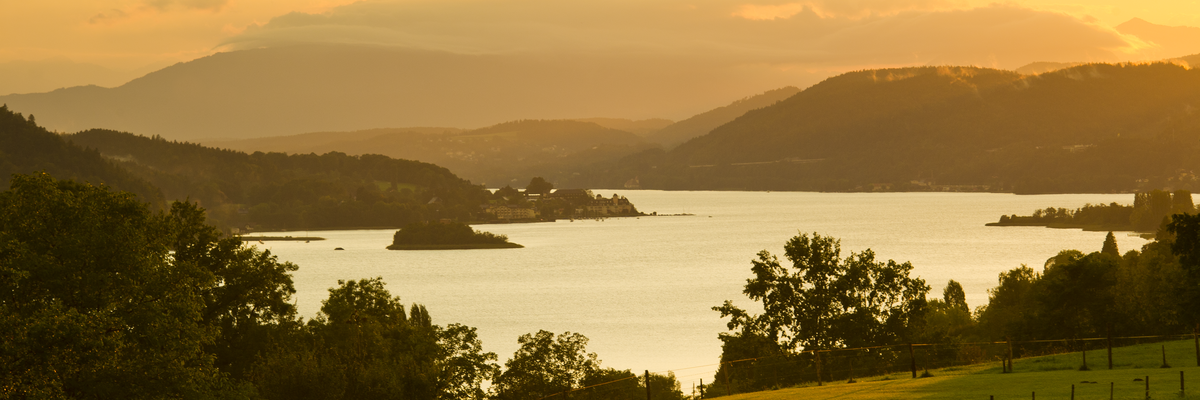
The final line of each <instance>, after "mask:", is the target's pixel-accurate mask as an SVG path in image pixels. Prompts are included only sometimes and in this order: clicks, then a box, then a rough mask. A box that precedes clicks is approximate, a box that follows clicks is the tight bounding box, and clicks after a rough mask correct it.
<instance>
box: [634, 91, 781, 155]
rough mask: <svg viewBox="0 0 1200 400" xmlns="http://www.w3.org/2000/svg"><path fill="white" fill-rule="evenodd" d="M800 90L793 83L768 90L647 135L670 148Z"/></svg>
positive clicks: (648, 138)
mask: <svg viewBox="0 0 1200 400" xmlns="http://www.w3.org/2000/svg"><path fill="white" fill-rule="evenodd" d="M799 92H800V89H799V88H796V87H794V86H787V87H782V88H779V89H775V90H768V91H766V92H763V93H759V94H757V95H754V96H750V97H746V98H744V99H741V100H738V101H735V102H733V103H730V104H729V105H726V106H722V107H717V108H714V109H712V110H708V111H705V112H702V113H700V114H696V115H694V116H692V117H691V118H688V119H685V120H682V121H679V122H676V123H674V124H671V125H668V126H666V127H664V128H662V129H660V130H658V131H656V132H654V133H651V134H649V135H647V136H646V139H647V140H650V141H652V142H656V143H659V144H661V145H663V147H665V148H673V147H675V146H678V145H680V144H681V143H683V142H686V141H688V140H691V139H692V138H695V137H698V136H702V135H705V134H707V133H708V132H711V131H712V130H713V129H714V128H716V127H718V126H721V125H724V124H726V123H728V122H729V121H733V120H734V119H737V117H740V116H742V115H743V114H746V112H747V111H750V110H754V109H757V108H763V107H766V106H769V105H771V104H775V102H778V101H781V100H783V99H786V98H788V97H792V96H793V95H795V94H796V93H799Z"/></svg>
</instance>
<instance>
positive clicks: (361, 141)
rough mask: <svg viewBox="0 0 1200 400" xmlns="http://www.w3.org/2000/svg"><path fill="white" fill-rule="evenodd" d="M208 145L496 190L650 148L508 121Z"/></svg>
mask: <svg viewBox="0 0 1200 400" xmlns="http://www.w3.org/2000/svg"><path fill="white" fill-rule="evenodd" d="M610 122H611V121H610ZM209 144H210V145H213V146H217V147H222V148H229V149H234V150H239V151H246V152H254V151H264V152H270V151H284V152H290V153H301V154H304V153H317V154H324V153H326V152H330V151H338V152H343V153H347V154H352V155H358V154H382V155H385V156H389V157H393V158H403V159H409V160H419V161H423V162H428V163H433V164H437V165H440V166H444V167H446V168H449V169H450V170H452V171H454V172H455V173H456V174H458V175H459V176H462V177H464V178H466V179H469V180H471V181H474V182H480V183H487V184H489V185H491V186H497V187H499V186H504V185H506V184H510V183H511V184H514V185H519V183H520V182H527V181H528V180H529V179H530V178H531V177H533V176H543V175H554V174H569V172H564V171H571V170H573V169H576V168H579V167H580V166H584V165H589V164H592V163H596V162H600V161H603V160H609V159H619V158H621V157H624V156H626V155H629V154H633V153H636V152H639V151H642V150H645V149H647V148H650V147H654V146H655V145H653V144H651V143H648V142H647V141H645V140H643V139H642V138H640V137H638V136H637V135H635V134H633V133H630V132H626V131H622V130H617V129H612V128H606V127H603V126H600V125H597V124H596V123H592V122H582V121H572V120H522V121H511V122H506V123H502V124H497V125H493V126H489V127H486V128H480V129H474V130H459V129H451V128H424V129H413V128H398V129H372V130H364V131H356V132H324V133H311V134H304V135H294V136H282V137H272V138H259V139H247V140H240V141H222V142H209Z"/></svg>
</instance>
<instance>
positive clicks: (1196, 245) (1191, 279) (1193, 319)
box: [1160, 214, 1200, 326]
mask: <svg viewBox="0 0 1200 400" xmlns="http://www.w3.org/2000/svg"><path fill="white" fill-rule="evenodd" d="M1166 233H1168V235H1165V236H1167V238H1166V239H1167V240H1168V241H1171V253H1172V254H1174V255H1175V256H1177V257H1178V258H1179V265H1180V266H1181V267H1182V269H1183V275H1184V276H1183V278H1184V281H1183V282H1182V283H1181V285H1180V287H1179V289H1178V291H1177V293H1178V294H1177V295H1178V296H1179V300H1180V301H1182V302H1183V303H1184V307H1183V309H1184V310H1189V311H1188V312H1185V313H1184V315H1180V317H1181V318H1182V320H1183V321H1181V322H1185V323H1188V324H1191V325H1195V326H1200V312H1197V310H1200V214H1176V215H1174V216H1173V217H1172V218H1171V222H1170V223H1168V224H1167V226H1166ZM1160 240H1162V239H1160Z"/></svg>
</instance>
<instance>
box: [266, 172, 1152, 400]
mask: <svg viewBox="0 0 1200 400" xmlns="http://www.w3.org/2000/svg"><path fill="white" fill-rule="evenodd" d="M596 193H597V194H602V195H605V196H611V195H612V194H613V191H596ZM616 193H618V194H621V195H623V196H626V197H628V198H629V199H630V201H632V202H633V203H634V204H635V205H636V206H637V207H638V209H639V210H641V211H643V212H647V213H649V212H654V211H656V212H658V213H659V214H682V213H689V214H694V215H693V216H656V217H640V218H611V219H606V220H603V221H596V220H576V221H574V222H571V221H566V220H563V221H558V222H553V223H534V224H499V225H477V226H475V228H476V229H479V230H483V231H488V232H492V233H498V234H504V235H508V237H509V239H510V240H511V241H513V242H516V243H520V244H523V245H525V248H523V249H497V250H447V251H389V250H386V249H384V247H385V246H387V245H388V244H390V243H391V238H392V234H393V233H394V230H354V231H322V232H310V233H311V234H312V235H313V236H321V237H325V238H327V239H328V240H325V241H317V242H312V243H303V242H266V244H257V246H259V247H260V248H265V249H270V250H271V251H272V252H273V253H274V254H276V255H278V256H279V258H280V259H281V260H285V261H291V262H293V263H296V264H297V265H299V266H300V270H299V271H297V272H296V273H295V276H294V279H295V285H296V290H297V293H296V298H295V299H296V302H297V306H298V308H299V311H300V313H301V314H302V315H303V316H305V317H307V318H311V317H313V316H314V315H316V313H317V311H318V310H319V309H320V306H321V300H324V299H325V298H326V297H327V295H328V291H327V290H328V289H329V288H330V287H334V286H336V285H337V281H338V280H339V279H361V278H369V277H376V276H381V277H383V279H384V281H385V282H387V287H388V289H389V290H390V291H391V292H392V294H393V295H397V296H400V298H401V300H403V301H404V302H405V303H421V304H424V305H426V306H427V307H428V309H429V312H430V314H431V315H432V316H433V320H434V323H435V324H439V325H446V324H450V323H456V322H457V323H462V324H465V325H468V326H473V327H476V328H478V331H479V336H480V338H481V339H482V340H483V345H484V348H485V349H486V350H487V351H492V352H495V353H496V354H497V355H498V356H499V358H500V360H499V361H500V363H503V362H504V361H505V360H507V359H508V358H509V357H511V356H512V354H513V352H514V351H516V349H517V347H518V346H517V337H518V336H520V335H522V334H526V333H533V332H537V331H538V330H539V329H544V330H548V331H552V332H555V333H562V332H564V331H571V332H578V333H581V334H583V335H585V336H587V337H588V338H590V339H591V341H590V343H589V345H588V349H589V350H590V351H592V352H595V353H597V354H598V355H599V357H600V359H601V360H602V365H603V366H605V367H613V368H617V369H631V370H633V371H634V372H635V373H640V372H641V371H643V370H650V371H651V372H660V371H661V372H665V371H668V370H671V371H674V372H675V374H676V376H677V377H678V378H679V380H680V382H681V383H682V384H683V389H684V392H685V393H690V391H691V384H692V383H695V382H697V381H698V380H699V379H705V380H709V381H711V379H712V376H713V371H715V369H716V366H715V365H714V364H716V363H717V362H718V358H719V356H720V353H721V342H720V340H718V339H717V334H718V333H720V332H723V331H725V320H723V319H721V318H719V314H718V313H717V312H715V311H712V310H711V308H712V307H713V306H717V305H720V304H721V303H722V302H724V301H725V300H733V301H734V302H735V304H738V305H740V306H742V308H750V309H754V308H756V307H754V304H753V303H751V302H750V301H749V300H748V299H747V298H746V297H745V296H744V295H743V294H742V286H743V285H744V284H745V282H746V279H747V278H749V277H750V260H751V259H753V258H755V254H756V253H757V252H758V251H760V250H764V249H765V250H768V251H770V252H772V253H773V254H776V255H778V256H779V257H780V258H781V259H782V258H783V255H782V253H783V244H784V242H786V241H787V240H788V239H789V238H791V237H792V236H795V235H796V234H797V233H798V232H806V233H809V234H811V233H812V232H818V233H820V234H822V235H828V236H833V237H836V238H840V239H841V243H842V251H843V255H845V254H846V253H848V252H850V251H856V252H857V251H862V250H864V249H867V248H870V249H873V250H874V251H875V253H876V256H877V258H878V259H880V260H887V259H894V260H896V261H900V262H903V261H911V262H912V263H913V265H914V266H915V270H914V272H913V273H914V275H917V276H920V277H922V278H924V279H925V280H926V282H928V284H929V285H930V286H931V287H932V289H931V290H930V297H931V298H940V297H941V293H942V289H943V288H944V287H945V284H946V282H947V280H949V279H954V280H957V281H959V282H961V283H962V284H963V287H964V289H965V290H966V292H967V301H968V303H970V305H971V306H972V307H976V306H979V305H983V304H986V303H987V290H988V289H989V288H991V287H993V286H995V285H996V283H997V276H998V274H999V273H1000V272H1002V271H1007V270H1009V269H1012V268H1015V267H1018V266H1020V265H1021V264H1027V265H1029V266H1031V267H1034V268H1035V269H1036V270H1038V271H1040V270H1041V269H1042V265H1043V264H1044V263H1045V261H1046V259H1047V258H1049V257H1051V256H1054V255H1055V254H1057V253H1058V252H1059V251H1060V250H1064V249H1077V250H1080V251H1083V252H1085V253H1089V252H1093V251H1099V250H1100V247H1101V245H1102V243H1103V242H1104V236H1105V234H1106V232H1083V231H1080V230H1063V229H1047V228H1040V227H985V226H984V224H985V223H988V222H995V221H996V220H997V219H998V218H999V217H1000V215H1002V214H1019V215H1029V214H1030V213H1032V212H1033V211H1034V210H1035V209H1039V208H1046V207H1050V206H1053V207H1066V208H1077V207H1080V206H1082V205H1084V204H1085V203H1110V202H1118V203H1122V204H1130V203H1132V202H1133V195H1132V194H1085V195H1038V196H1017V195H1011V194H991V193H798V192H667V191H651V190H620V191H616ZM286 234H290V235H294V236H299V235H303V234H305V232H290V233H286ZM271 235H275V233H272V234H271ZM1117 243H1118V245H1119V247H1120V249H1121V251H1122V252H1124V251H1127V250H1130V249H1138V248H1140V247H1141V246H1142V245H1143V244H1145V243H1146V240H1144V239H1141V238H1138V237H1136V236H1130V235H1128V234H1123V233H1118V234H1117ZM335 247H342V248H345V251H334V250H333V249H334V248H335ZM782 261H784V262H786V260H782Z"/></svg>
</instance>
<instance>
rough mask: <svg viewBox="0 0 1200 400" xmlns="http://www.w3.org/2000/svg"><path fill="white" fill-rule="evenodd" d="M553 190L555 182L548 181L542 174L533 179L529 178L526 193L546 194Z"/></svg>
mask: <svg viewBox="0 0 1200 400" xmlns="http://www.w3.org/2000/svg"><path fill="white" fill-rule="evenodd" d="M551 190H554V184H553V183H550V182H546V180H545V179H543V178H542V177H540V176H535V177H533V179H531V180H529V184H528V185H526V186H525V193H529V194H540V195H546V194H548V193H550V191H551Z"/></svg>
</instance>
